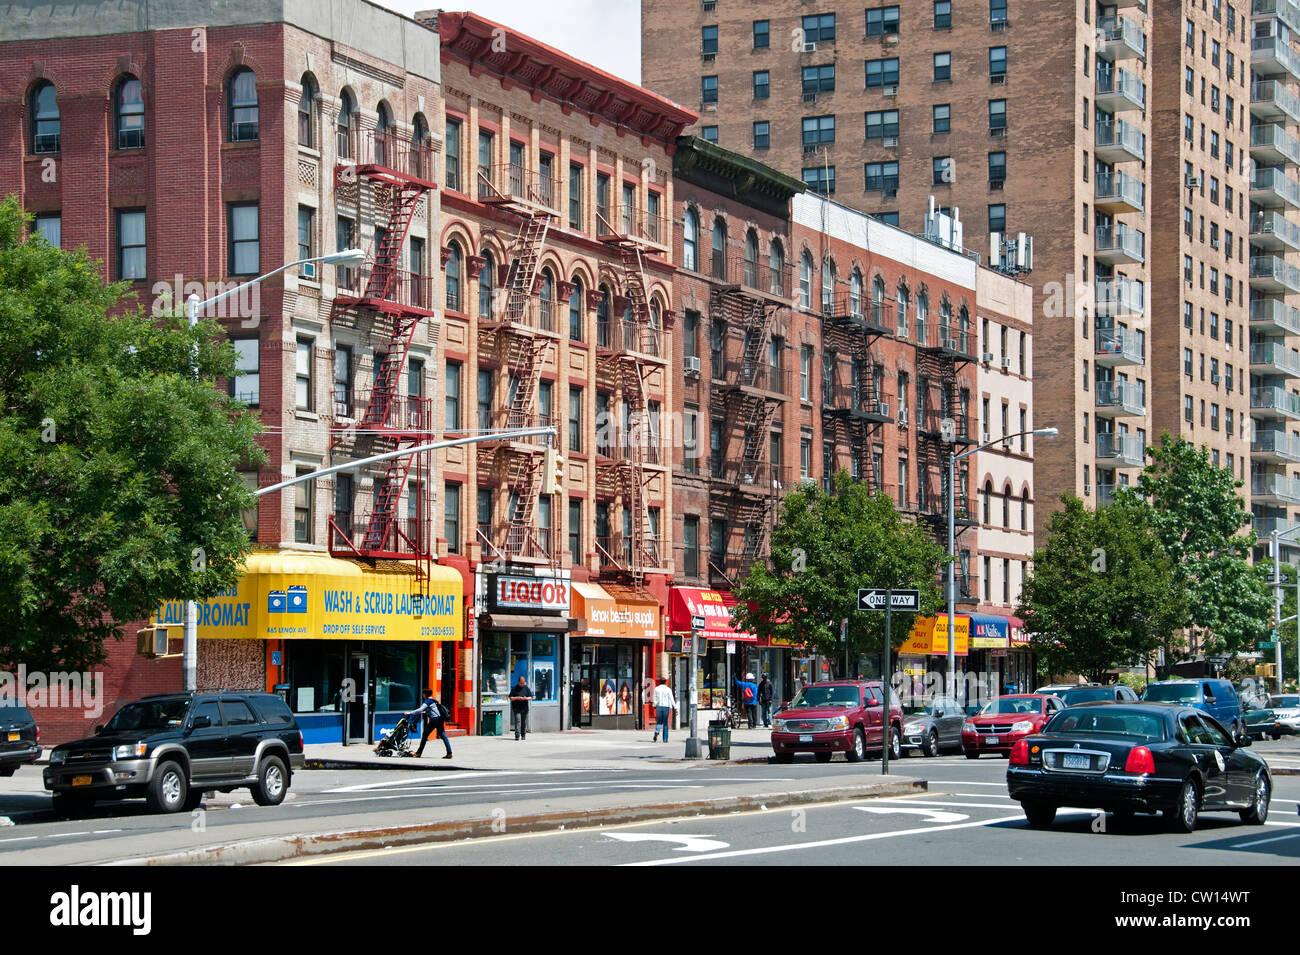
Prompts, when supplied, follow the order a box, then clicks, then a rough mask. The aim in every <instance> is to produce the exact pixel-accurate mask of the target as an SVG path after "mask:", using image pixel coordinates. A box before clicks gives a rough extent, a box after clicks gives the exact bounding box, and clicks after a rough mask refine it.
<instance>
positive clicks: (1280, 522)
mask: <svg viewBox="0 0 1300 955" xmlns="http://www.w3.org/2000/svg"><path fill="white" fill-rule="evenodd" d="M1250 523H1251V527H1252V528H1254V531H1255V537H1256V538H1258V539H1259V541H1260V543H1263V542H1264V541H1266V540H1268V538H1269V537H1270V536H1271V535H1272V533H1273V532H1274V531H1277V533H1278V534H1279V535H1290V536H1284V537H1282V540H1281V543H1282V545H1283V546H1285V547H1300V541H1297V540H1296V538H1295V534H1296V531H1297V529H1300V521H1292V520H1288V519H1287V518H1285V517H1256V518H1253V519H1252V520H1251V522H1250Z"/></svg>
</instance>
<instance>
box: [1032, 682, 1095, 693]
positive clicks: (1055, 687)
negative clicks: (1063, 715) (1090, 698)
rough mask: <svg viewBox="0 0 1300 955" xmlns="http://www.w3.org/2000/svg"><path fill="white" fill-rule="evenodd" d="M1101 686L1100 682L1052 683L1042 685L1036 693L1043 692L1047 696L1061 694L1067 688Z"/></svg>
mask: <svg viewBox="0 0 1300 955" xmlns="http://www.w3.org/2000/svg"><path fill="white" fill-rule="evenodd" d="M1090 686H1101V684H1100V683H1052V684H1049V685H1048V686H1040V687H1039V688H1038V689H1036V690H1034V692H1035V693H1042V694H1045V695H1046V696H1060V695H1061V694H1062V693H1064V692H1065V691H1066V690H1077V689H1079V688H1080V687H1090Z"/></svg>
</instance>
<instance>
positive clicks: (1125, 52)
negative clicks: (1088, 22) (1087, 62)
mask: <svg viewBox="0 0 1300 955" xmlns="http://www.w3.org/2000/svg"><path fill="white" fill-rule="evenodd" d="M1097 33H1098V34H1099V36H1098V45H1099V47H1100V49H1099V50H1098V52H1099V53H1101V52H1103V51H1104V54H1105V55H1111V56H1116V57H1120V58H1123V57H1126V56H1136V57H1146V55H1147V40H1146V37H1145V36H1144V35H1143V33H1142V27H1141V26H1140V25H1139V24H1137V23H1136V22H1134V21H1133V20H1129V19H1126V18H1124V17H1104V18H1102V19H1101V20H1099V21H1098V22H1097Z"/></svg>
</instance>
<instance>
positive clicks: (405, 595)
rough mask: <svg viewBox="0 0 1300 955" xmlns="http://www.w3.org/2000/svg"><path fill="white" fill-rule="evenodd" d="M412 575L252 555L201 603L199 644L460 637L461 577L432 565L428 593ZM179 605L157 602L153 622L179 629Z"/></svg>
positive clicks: (288, 555) (290, 555) (308, 557)
mask: <svg viewBox="0 0 1300 955" xmlns="http://www.w3.org/2000/svg"><path fill="white" fill-rule="evenodd" d="M418 590H419V587H418V585H417V583H416V581H415V580H414V578H413V576H412V575H410V574H393V573H376V572H374V571H370V570H367V569H365V568H364V567H361V566H359V565H358V564H354V563H352V562H351V561H347V560H338V559H336V558H333V557H329V556H327V555H325V554H306V553H296V552H292V551H286V552H257V553H252V554H249V555H248V556H247V558H245V561H244V573H243V576H241V577H240V578H239V582H238V583H237V584H236V585H235V586H234V587H232V588H230V589H229V590H227V591H224V592H222V593H220V594H218V595H217V596H216V597H213V598H212V599H211V600H208V601H205V602H203V603H201V604H199V605H198V609H199V613H198V617H199V620H198V636H199V638H200V639H247V640H348V639H352V640H357V639H360V640H413V641H419V640H460V639H462V638H463V636H464V630H463V627H464V622H463V621H464V613H463V610H464V607H463V603H462V601H463V596H464V588H463V585H462V582H461V575H460V574H459V573H458V572H457V571H455V570H453V569H452V568H450V567H442V566H439V565H436V564H435V565H434V566H433V567H432V575H431V579H430V581H429V582H428V587H427V590H428V593H426V594H423V595H421V594H420V593H418V592H417V591H418ZM184 620H185V603H184V601H176V600H173V601H169V602H167V603H164V604H161V605H160V606H159V607H158V611H157V613H156V615H155V619H154V620H153V621H151V623H152V625H153V626H157V627H178V626H181V625H182V624H183V623H184Z"/></svg>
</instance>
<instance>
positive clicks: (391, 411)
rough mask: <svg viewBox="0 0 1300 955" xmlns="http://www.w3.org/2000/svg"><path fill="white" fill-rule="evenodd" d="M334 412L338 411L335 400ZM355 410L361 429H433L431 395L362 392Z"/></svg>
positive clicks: (421, 430)
mask: <svg viewBox="0 0 1300 955" xmlns="http://www.w3.org/2000/svg"><path fill="white" fill-rule="evenodd" d="M335 411H336V412H337V411H338V403H337V401H336V402H335ZM356 411H357V418H358V421H359V424H360V426H361V427H362V428H375V429H380V430H385V431H394V432H399V433H411V432H418V433H422V434H431V433H432V432H433V399H432V398H417V397H415V396H413V395H399V394H385V393H383V392H380V393H378V394H376V393H375V392H373V391H364V392H361V393H360V394H359V395H358V396H357V407H356Z"/></svg>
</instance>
